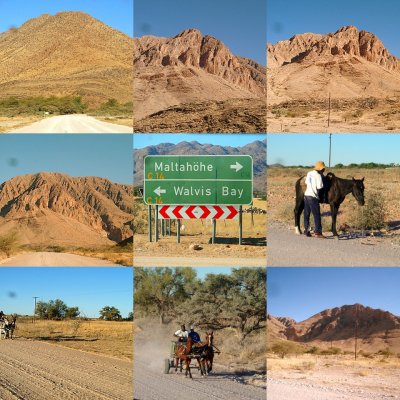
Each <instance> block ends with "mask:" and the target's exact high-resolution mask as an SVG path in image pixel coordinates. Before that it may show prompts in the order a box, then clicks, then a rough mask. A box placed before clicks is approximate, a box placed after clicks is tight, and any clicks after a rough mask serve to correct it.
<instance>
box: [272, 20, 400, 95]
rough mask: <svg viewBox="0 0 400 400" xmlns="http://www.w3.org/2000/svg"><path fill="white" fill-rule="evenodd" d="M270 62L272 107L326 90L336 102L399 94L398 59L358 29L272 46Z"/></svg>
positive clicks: (307, 35)
mask: <svg viewBox="0 0 400 400" xmlns="http://www.w3.org/2000/svg"><path fill="white" fill-rule="evenodd" d="M267 60H268V61H267V65H268V75H269V76H268V98H269V101H270V102H272V103H274V102H275V103H276V102H279V101H282V100H288V99H301V98H305V97H307V96H317V97H320V96H321V95H322V96H323V97H326V95H327V92H331V94H332V96H333V97H335V98H351V97H361V96H366V95H368V96H375V97H384V96H387V95H393V94H399V93H400V60H399V59H398V58H397V57H395V56H394V55H392V54H390V53H389V51H388V50H387V49H386V48H385V46H384V45H383V43H382V42H381V41H380V40H379V38H378V37H377V36H375V35H374V34H373V33H370V32H366V31H364V30H358V29H357V28H356V27H354V26H345V27H342V28H340V29H339V30H338V31H336V32H334V33H328V34H326V35H320V34H313V33H304V34H299V35H295V36H293V37H292V38H290V39H288V40H284V41H281V42H278V43H276V44H269V45H268V46H267ZM319 91H320V94H319Z"/></svg>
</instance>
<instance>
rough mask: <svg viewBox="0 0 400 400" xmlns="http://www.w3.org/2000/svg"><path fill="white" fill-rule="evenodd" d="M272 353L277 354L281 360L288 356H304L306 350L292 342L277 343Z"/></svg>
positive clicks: (272, 348)
mask: <svg viewBox="0 0 400 400" xmlns="http://www.w3.org/2000/svg"><path fill="white" fill-rule="evenodd" d="M271 351H272V352H273V353H275V354H277V355H278V356H279V357H281V358H285V357H286V356H288V355H292V354H293V355H294V354H302V353H303V352H304V349H303V348H302V347H301V346H300V345H298V344H297V343H294V342H290V341H280V342H276V343H274V344H273V345H272V346H271Z"/></svg>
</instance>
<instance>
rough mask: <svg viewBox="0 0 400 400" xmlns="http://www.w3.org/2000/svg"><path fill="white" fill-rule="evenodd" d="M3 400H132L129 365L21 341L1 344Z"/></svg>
mask: <svg viewBox="0 0 400 400" xmlns="http://www.w3.org/2000/svg"><path fill="white" fill-rule="evenodd" d="M0 371H1V373H0V399H2V400H16V399H20V400H22V399H29V400H53V399H54V400H60V399H61V400H62V399H68V400H112V399H115V400H131V399H132V363H131V362H130V361H124V360H118V359H116V358H111V357H105V356H100V355H96V354H90V353H86V352H82V351H79V350H73V349H68V348H65V347H61V346H57V345H52V344H48V343H42V342H37V341H28V340H22V339H15V340H1V341H0Z"/></svg>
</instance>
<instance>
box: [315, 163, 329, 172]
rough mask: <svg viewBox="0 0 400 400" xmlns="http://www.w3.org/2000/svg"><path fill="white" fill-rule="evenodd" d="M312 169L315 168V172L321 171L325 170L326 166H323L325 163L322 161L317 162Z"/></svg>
mask: <svg viewBox="0 0 400 400" xmlns="http://www.w3.org/2000/svg"><path fill="white" fill-rule="evenodd" d="M314 168H315V170H316V171H322V170H323V169H325V168H326V166H325V163H324V162H323V161H317V162H316V163H315V167H314Z"/></svg>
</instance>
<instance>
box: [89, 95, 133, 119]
mask: <svg viewBox="0 0 400 400" xmlns="http://www.w3.org/2000/svg"><path fill="white" fill-rule="evenodd" d="M91 114H93V115H103V116H104V115H108V116H131V115H132V114H133V102H128V103H123V104H122V103H119V102H118V101H117V100H116V99H108V100H107V101H106V102H105V103H103V104H102V105H101V106H100V107H98V108H97V109H95V110H91Z"/></svg>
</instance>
